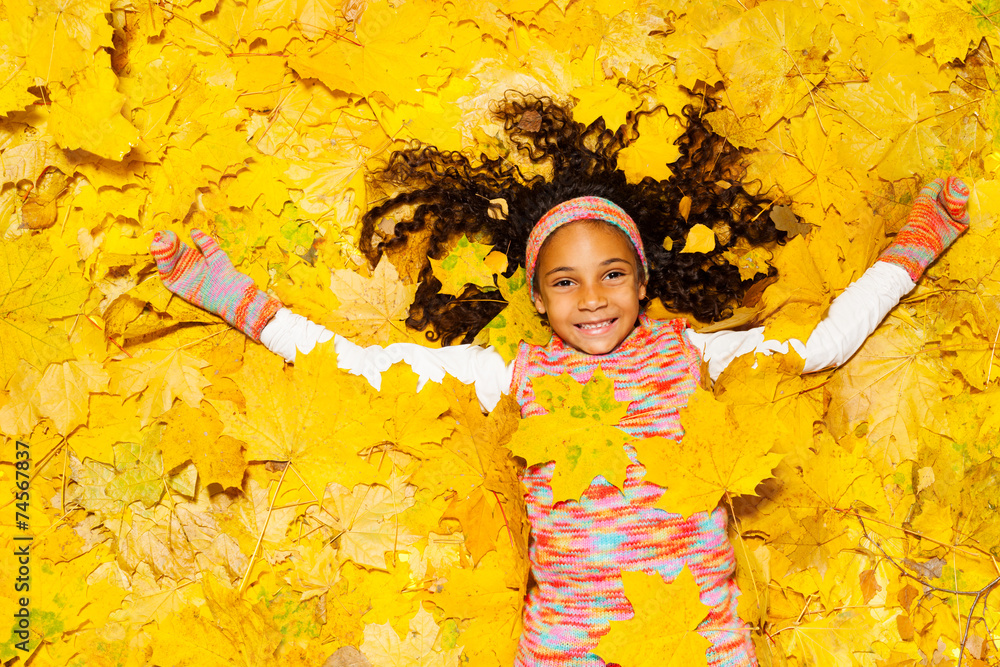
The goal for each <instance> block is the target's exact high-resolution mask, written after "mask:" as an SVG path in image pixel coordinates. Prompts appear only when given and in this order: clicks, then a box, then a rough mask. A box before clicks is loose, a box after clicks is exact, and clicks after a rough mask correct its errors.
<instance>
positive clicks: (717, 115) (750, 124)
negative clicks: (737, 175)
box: [704, 109, 767, 162]
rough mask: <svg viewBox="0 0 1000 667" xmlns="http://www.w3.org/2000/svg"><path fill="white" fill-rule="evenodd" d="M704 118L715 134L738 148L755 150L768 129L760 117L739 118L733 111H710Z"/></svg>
mask: <svg viewBox="0 0 1000 667" xmlns="http://www.w3.org/2000/svg"><path fill="white" fill-rule="evenodd" d="M704 118H705V122H706V123H708V126H709V127H711V128H712V131H713V132H715V133H716V134H718V135H719V136H722V137H725V138H726V141H728V142H729V143H731V144H732V145H733V146H736V147H738V148H755V147H756V146H757V143H758V142H759V141H760V140H761V139H763V138H764V131H765V130H766V129H767V128H766V127H764V124H763V123H762V122H761V121H760V117H759V116H753V115H750V116H737V115H736V113H735V112H734V111H733V110H732V109H719V110H718V111H709V112H708V113H707V114H705V116H704ZM755 162H756V160H755Z"/></svg>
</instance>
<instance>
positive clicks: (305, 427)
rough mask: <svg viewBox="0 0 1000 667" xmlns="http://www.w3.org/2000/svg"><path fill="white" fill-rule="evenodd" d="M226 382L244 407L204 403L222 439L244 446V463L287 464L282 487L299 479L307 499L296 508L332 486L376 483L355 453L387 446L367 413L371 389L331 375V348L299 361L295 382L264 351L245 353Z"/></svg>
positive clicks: (333, 355) (281, 363)
mask: <svg viewBox="0 0 1000 667" xmlns="http://www.w3.org/2000/svg"><path fill="white" fill-rule="evenodd" d="M232 377H233V379H234V380H235V381H236V383H237V385H238V386H239V387H241V389H242V392H243V395H244V396H245V397H246V405H245V407H243V406H240V405H238V404H237V403H234V402H233V401H229V400H225V399H215V398H209V402H210V403H212V405H213V406H214V407H215V408H216V409H217V410H218V412H219V417H220V419H221V420H222V422H223V424H224V425H225V431H224V432H225V433H226V434H228V435H231V436H233V437H234V438H237V439H238V440H241V441H243V442H245V443H246V459H247V460H248V461H284V462H288V463H291V464H292V466H293V469H294V474H293V475H292V476H288V478H287V479H286V480H285V483H286V484H293V483H294V482H295V480H296V479H301V480H302V482H303V483H304V484H305V487H306V489H307V491H308V493H307V495H306V497H305V498H301V499H300V501H303V500H305V501H308V500H310V499H311V500H312V501H317V500H319V499H320V498H321V497H322V495H323V489H324V488H325V487H326V485H327V484H328V483H330V482H333V481H340V482H341V483H344V484H349V485H351V486H353V485H354V484H356V483H360V482H373V481H378V480H380V479H382V476H383V475H382V474H381V473H379V472H378V470H377V469H376V468H374V467H373V466H372V465H369V464H368V463H367V462H366V461H365V459H364V458H362V457H361V456H360V452H361V451H362V450H364V449H367V448H369V447H372V446H373V445H376V444H379V443H382V442H385V441H387V440H388V435H387V434H386V432H385V429H384V428H383V426H382V425H383V424H384V422H385V417H384V416H383V417H382V418H381V419H379V418H378V417H377V416H376V417H373V416H372V414H371V409H370V402H371V398H372V395H373V394H374V393H375V392H374V390H373V389H372V388H371V385H369V384H368V382H367V381H366V380H364V379H363V378H361V377H358V376H354V375H348V374H347V373H345V372H343V371H340V370H338V369H337V368H336V352H335V351H334V346H333V342H332V341H331V342H329V343H324V344H321V345H318V346H317V347H316V348H315V349H314V350H313V351H312V352H311V353H309V354H308V355H302V356H301V357H300V358H299V360H298V361H297V362H296V366H295V370H294V375H290V374H287V373H286V372H285V370H284V360H282V359H281V358H280V357H277V356H275V355H274V354H272V353H271V352H269V351H267V350H266V349H264V348H263V347H262V346H254V347H251V348H247V352H246V363H245V364H244V365H243V367H242V368H241V369H240V370H239V371H237V372H236V373H234V374H233V376H232ZM369 417H371V418H369Z"/></svg>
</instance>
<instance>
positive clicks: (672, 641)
mask: <svg viewBox="0 0 1000 667" xmlns="http://www.w3.org/2000/svg"><path fill="white" fill-rule="evenodd" d="M622 580H623V582H624V584H625V597H627V598H628V601H629V602H630V603H631V605H632V609H633V610H634V611H635V616H634V617H633V618H631V619H628V620H625V621H611V631H610V632H609V633H608V634H607V635H605V636H604V637H602V638H601V642H600V643H599V644H598V645H597V648H596V649H594V652H595V653H597V654H598V655H599V656H601V657H602V658H604V660H605V661H607V662H618V663H621V664H623V665H629V667H652V666H653V665H656V666H657V667H659V666H660V665H668V666H670V667H674V666H676V667H681V666H683V667H697V666H698V665H707V664H708V661H707V660H706V657H705V652H706V650H707V649H708V648H709V647H710V646H711V642H709V641H708V640H707V639H705V638H704V637H702V636H701V635H700V634H698V633H697V632H695V628H696V627H697V626H698V624H700V623H701V621H702V619H704V618H705V616H706V615H707V614H708V611H709V607H708V605H706V604H703V603H702V601H701V599H700V597H699V595H700V592H701V589H700V588H699V587H698V583H697V582H696V581H695V580H694V575H693V574H691V570H689V569H687V567H685V568H684V569H683V570H681V572H680V574H678V575H677V578H676V579H674V581H673V582H671V583H669V584H667V583H665V582H664V581H663V578H662V577H660V575H658V574H645V573H643V572H622Z"/></svg>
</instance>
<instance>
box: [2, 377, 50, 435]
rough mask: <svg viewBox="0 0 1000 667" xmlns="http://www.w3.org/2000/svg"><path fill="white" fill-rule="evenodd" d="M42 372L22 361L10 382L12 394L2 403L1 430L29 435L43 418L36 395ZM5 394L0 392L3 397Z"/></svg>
mask: <svg viewBox="0 0 1000 667" xmlns="http://www.w3.org/2000/svg"><path fill="white" fill-rule="evenodd" d="M41 380H42V374H41V373H39V372H38V371H37V370H36V369H35V368H34V366H32V365H31V364H29V363H28V362H27V361H21V363H20V364H18V366H17V370H16V371H15V372H14V374H13V376H11V378H10V381H9V383H8V391H9V392H10V396H9V397H6V400H5V401H4V402H3V403H2V404H0V430H2V431H3V432H4V433H6V434H7V435H9V436H27V435H28V434H29V433H31V431H32V429H34V428H35V425H36V424H38V422H39V421H40V420H41V418H42V415H41V413H39V411H38V409H39V400H38V398H37V396H36V393H37V391H36V390H37V388H38V383H39V382H41ZM2 396H3V394H0V397H2Z"/></svg>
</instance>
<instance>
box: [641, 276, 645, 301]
mask: <svg viewBox="0 0 1000 667" xmlns="http://www.w3.org/2000/svg"><path fill="white" fill-rule="evenodd" d="M645 298H646V281H642V282H641V283H639V301H642V300H643V299H645Z"/></svg>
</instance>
